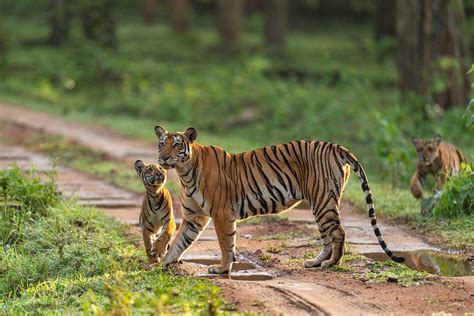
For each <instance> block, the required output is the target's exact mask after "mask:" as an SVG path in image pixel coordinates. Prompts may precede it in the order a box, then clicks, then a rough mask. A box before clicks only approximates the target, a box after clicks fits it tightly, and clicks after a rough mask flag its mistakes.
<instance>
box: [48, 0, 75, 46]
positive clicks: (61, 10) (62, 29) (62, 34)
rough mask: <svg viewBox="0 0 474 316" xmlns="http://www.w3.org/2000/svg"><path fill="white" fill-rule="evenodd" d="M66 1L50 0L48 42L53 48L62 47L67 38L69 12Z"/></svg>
mask: <svg viewBox="0 0 474 316" xmlns="http://www.w3.org/2000/svg"><path fill="white" fill-rule="evenodd" d="M67 2H68V0H50V2H49V13H50V27H51V29H50V33H49V42H50V43H51V44H53V45H55V46H61V45H63V44H64V43H65V42H66V41H67V40H68V37H69V20H70V18H71V12H70V8H69V4H68V3H67Z"/></svg>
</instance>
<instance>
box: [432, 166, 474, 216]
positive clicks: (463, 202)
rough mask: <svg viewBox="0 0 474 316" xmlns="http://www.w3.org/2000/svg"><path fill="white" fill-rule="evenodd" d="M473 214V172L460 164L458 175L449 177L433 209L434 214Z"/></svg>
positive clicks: (470, 168)
mask: <svg viewBox="0 0 474 316" xmlns="http://www.w3.org/2000/svg"><path fill="white" fill-rule="evenodd" d="M473 214H474V172H473V171H472V166H470V165H466V164H462V167H461V172H460V174H459V175H458V176H454V177H450V178H449V179H448V181H447V182H446V184H445V185H444V188H443V193H442V194H441V197H440V199H439V201H438V203H437V204H436V206H435V209H434V211H433V215H434V216H437V217H439V216H443V217H456V216H466V215H473Z"/></svg>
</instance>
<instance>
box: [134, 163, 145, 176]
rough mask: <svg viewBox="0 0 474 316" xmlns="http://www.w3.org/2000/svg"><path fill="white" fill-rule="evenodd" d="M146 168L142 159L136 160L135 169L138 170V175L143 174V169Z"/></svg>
mask: <svg viewBox="0 0 474 316" xmlns="http://www.w3.org/2000/svg"><path fill="white" fill-rule="evenodd" d="M143 168H145V164H144V163H143V161H141V160H137V161H135V170H136V171H137V174H138V175H141V174H142V170H143Z"/></svg>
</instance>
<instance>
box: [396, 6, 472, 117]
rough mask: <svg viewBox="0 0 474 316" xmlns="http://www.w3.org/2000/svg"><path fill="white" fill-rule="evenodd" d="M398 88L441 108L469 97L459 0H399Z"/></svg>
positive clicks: (467, 67)
mask: <svg viewBox="0 0 474 316" xmlns="http://www.w3.org/2000/svg"><path fill="white" fill-rule="evenodd" d="M397 17H398V18H397V36H398V43H397V50H398V51H397V63H398V69H399V74H400V82H399V86H400V91H401V92H402V93H407V92H408V91H414V92H416V93H417V94H419V95H422V96H424V97H425V98H426V101H428V102H435V103H437V104H439V105H440V106H441V107H443V108H449V107H452V106H457V105H465V104H466V103H467V102H468V98H469V78H468V75H467V71H468V69H469V52H468V50H467V48H466V44H465V42H464V33H463V22H464V9H463V4H462V0H420V1H413V0H398V2H397Z"/></svg>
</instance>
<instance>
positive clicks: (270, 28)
mask: <svg viewBox="0 0 474 316" xmlns="http://www.w3.org/2000/svg"><path fill="white" fill-rule="evenodd" d="M287 28H288V1H287V0H267V1H265V31H264V33H265V43H266V44H267V45H269V46H273V47H275V48H278V49H280V50H283V49H284V48H285V42H286V31H287Z"/></svg>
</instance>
